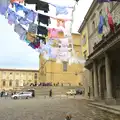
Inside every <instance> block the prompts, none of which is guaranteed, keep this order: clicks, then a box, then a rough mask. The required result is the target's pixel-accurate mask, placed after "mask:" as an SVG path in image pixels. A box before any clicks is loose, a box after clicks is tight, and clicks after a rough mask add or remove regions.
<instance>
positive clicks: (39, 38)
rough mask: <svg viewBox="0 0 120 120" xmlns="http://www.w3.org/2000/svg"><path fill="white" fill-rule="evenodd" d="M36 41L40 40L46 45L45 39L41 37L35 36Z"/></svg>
mask: <svg viewBox="0 0 120 120" xmlns="http://www.w3.org/2000/svg"><path fill="white" fill-rule="evenodd" d="M36 40H37V41H41V40H42V42H43V43H44V44H46V39H45V37H43V36H37V37H36Z"/></svg>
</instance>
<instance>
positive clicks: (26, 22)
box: [18, 16, 31, 25]
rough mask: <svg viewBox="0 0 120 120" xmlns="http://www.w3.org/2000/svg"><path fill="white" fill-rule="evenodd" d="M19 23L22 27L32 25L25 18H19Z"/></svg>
mask: <svg viewBox="0 0 120 120" xmlns="http://www.w3.org/2000/svg"><path fill="white" fill-rule="evenodd" d="M18 22H19V23H20V24H22V25H28V24H30V23H31V22H30V21H29V20H27V19H26V18H23V17H21V16H19V17H18Z"/></svg>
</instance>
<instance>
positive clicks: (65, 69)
mask: <svg viewBox="0 0 120 120" xmlns="http://www.w3.org/2000/svg"><path fill="white" fill-rule="evenodd" d="M63 71H67V62H63Z"/></svg>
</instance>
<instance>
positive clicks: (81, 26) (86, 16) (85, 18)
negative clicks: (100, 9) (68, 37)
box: [78, 0, 97, 33]
mask: <svg viewBox="0 0 120 120" xmlns="http://www.w3.org/2000/svg"><path fill="white" fill-rule="evenodd" d="M96 4H97V0H93V2H92V4H91V6H90V8H89V9H88V12H87V13H86V15H85V17H84V20H83V22H82V24H81V25H80V28H79V30H78V32H79V33H81V31H82V30H83V28H84V27H85V25H86V22H87V21H88V19H89V17H90V15H91V14H90V13H91V12H92V11H93V9H94V7H95V5H96Z"/></svg>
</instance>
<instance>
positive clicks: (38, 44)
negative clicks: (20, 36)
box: [33, 40, 40, 48]
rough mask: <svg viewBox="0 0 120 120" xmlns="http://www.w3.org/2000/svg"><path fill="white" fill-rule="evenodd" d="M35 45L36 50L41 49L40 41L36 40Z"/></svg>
mask: <svg viewBox="0 0 120 120" xmlns="http://www.w3.org/2000/svg"><path fill="white" fill-rule="evenodd" d="M33 44H34V45H35V48H39V47H40V41H39V40H35V42H34V43H33Z"/></svg>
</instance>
